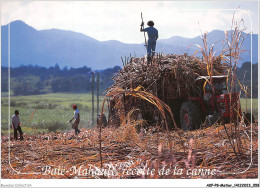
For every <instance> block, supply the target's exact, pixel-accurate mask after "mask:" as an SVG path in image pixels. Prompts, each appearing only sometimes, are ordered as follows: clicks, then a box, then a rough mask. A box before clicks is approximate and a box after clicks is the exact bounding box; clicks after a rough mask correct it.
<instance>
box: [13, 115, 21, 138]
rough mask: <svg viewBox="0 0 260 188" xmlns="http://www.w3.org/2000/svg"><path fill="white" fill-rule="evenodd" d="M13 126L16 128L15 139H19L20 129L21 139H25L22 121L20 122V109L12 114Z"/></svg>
mask: <svg viewBox="0 0 260 188" xmlns="http://www.w3.org/2000/svg"><path fill="white" fill-rule="evenodd" d="M12 127H13V129H14V139H15V140H18V137H17V131H19V134H20V140H23V132H22V128H21V123H20V117H19V111H18V110H15V111H14V115H13V116H12Z"/></svg>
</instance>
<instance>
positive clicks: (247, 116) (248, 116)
mask: <svg viewBox="0 0 260 188" xmlns="http://www.w3.org/2000/svg"><path fill="white" fill-rule="evenodd" d="M244 122H245V124H246V126H248V125H250V124H251V123H255V117H254V115H253V114H252V120H251V113H246V114H245V115H244Z"/></svg>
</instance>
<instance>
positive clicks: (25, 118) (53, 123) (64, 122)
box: [1, 93, 103, 133]
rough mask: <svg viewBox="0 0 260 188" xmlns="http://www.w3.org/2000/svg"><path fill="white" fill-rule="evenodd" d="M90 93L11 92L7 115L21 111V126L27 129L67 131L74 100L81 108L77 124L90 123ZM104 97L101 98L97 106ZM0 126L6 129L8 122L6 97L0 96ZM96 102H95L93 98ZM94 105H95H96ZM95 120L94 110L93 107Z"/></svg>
mask: <svg viewBox="0 0 260 188" xmlns="http://www.w3.org/2000/svg"><path fill="white" fill-rule="evenodd" d="M91 97H92V96H91V94H88V93H85V94H73V93H53V94H44V95H31V96H13V97H11V100H10V119H11V116H12V115H13V114H14V111H15V110H16V109H17V110H19V111H20V120H21V123H22V127H26V128H27V129H28V130H29V131H30V132H31V131H32V133H34V128H36V132H39V131H40V132H41V131H43V130H44V131H45V132H56V131H69V130H71V125H70V124H69V123H68V120H70V119H71V118H72V116H73V109H72V108H71V106H72V104H76V105H77V106H78V109H79V111H80V117H81V121H80V125H79V127H80V128H90V127H91ZM102 100H103V98H102V97H101V98H100V103H99V104H100V108H99V109H101V105H102V102H101V101H102ZM1 102H2V103H1V105H2V106H1V108H2V110H1V125H2V126H1V127H2V130H3V131H2V132H7V131H8V128H9V127H10V126H11V123H10V124H9V122H8V118H9V105H8V97H7V96H2V99H1ZM95 104H96V102H95ZM95 108H96V106H95ZM95 120H96V111H95Z"/></svg>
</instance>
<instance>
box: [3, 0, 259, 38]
mask: <svg viewBox="0 0 260 188" xmlns="http://www.w3.org/2000/svg"><path fill="white" fill-rule="evenodd" d="M223 4H225V5H226V7H227V8H226V9H228V8H231V9H234V8H236V7H237V4H236V3H235V2H228V3H227V2H225V3H224V2H223V3H222V5H220V3H210V2H204V1H195V2H190V1H189V2H179V1H95V2H94V1H75V2H73V1H30V2H29V3H24V1H22V2H16V1H12V2H4V3H3V4H2V5H3V6H2V18H1V22H2V24H7V23H8V22H9V17H10V15H11V18H12V20H17V19H19V20H23V21H25V22H26V23H27V24H29V25H31V26H33V27H35V28H36V29H38V30H41V29H50V28H58V29H65V30H72V31H76V32H81V33H84V34H86V35H88V36H91V37H93V38H95V39H98V40H102V41H103V40H119V41H122V42H127V43H141V42H143V35H142V33H140V32H139V27H140V23H141V18H140V13H141V12H143V15H144V19H145V22H147V21H148V20H153V21H154V22H155V27H157V28H158V30H159V36H160V38H169V37H171V36H174V35H179V36H184V37H194V36H197V35H199V34H200V30H202V31H211V30H214V29H221V30H226V29H230V25H231V20H232V15H233V12H234V10H223V9H224V8H223V6H224V5H223ZM212 5H214V8H212ZM244 5H246V6H245V7H246V9H247V11H248V12H249V14H250V15H255V10H254V9H251V8H250V7H252V6H253V5H255V4H250V5H249V4H245V3H244ZM218 7H219V9H217V8H218ZM241 8H242V5H241ZM236 16H237V18H239V19H240V18H242V17H243V18H244V19H245V23H246V27H247V28H251V25H250V22H249V18H248V15H247V14H246V13H245V12H243V11H237V13H236ZM255 19H258V18H254V21H255ZM198 23H199V24H198ZM254 27H256V28H258V22H257V24H255V23H254ZM256 32H257V31H256Z"/></svg>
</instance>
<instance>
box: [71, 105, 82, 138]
mask: <svg viewBox="0 0 260 188" xmlns="http://www.w3.org/2000/svg"><path fill="white" fill-rule="evenodd" d="M72 108H73V110H74V116H73V117H72V118H71V120H70V121H69V122H70V123H71V122H72V121H73V120H74V122H73V124H72V128H73V129H75V135H78V134H79V133H80V130H79V128H78V126H79V122H80V115H79V110H78V107H77V105H75V104H74V105H72Z"/></svg>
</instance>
